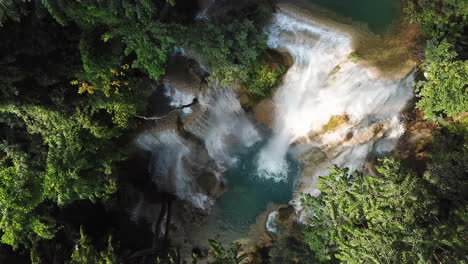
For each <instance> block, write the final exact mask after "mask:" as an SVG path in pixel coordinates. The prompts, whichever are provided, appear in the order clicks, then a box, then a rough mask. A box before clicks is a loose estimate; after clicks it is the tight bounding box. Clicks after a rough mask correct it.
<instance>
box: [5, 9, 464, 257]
mask: <svg viewBox="0 0 468 264" xmlns="http://www.w3.org/2000/svg"><path fill="white" fill-rule="evenodd" d="M406 2H407V9H406V11H407V15H408V17H409V19H411V20H412V21H414V22H418V23H421V25H422V29H423V33H424V34H425V39H427V43H426V44H425V46H426V48H425V54H424V55H425V56H424V57H425V59H424V61H423V64H422V69H423V71H424V72H425V78H424V79H423V80H421V81H419V82H418V83H417V84H416V87H417V89H418V90H417V91H418V96H419V97H420V100H419V102H418V104H417V107H418V108H420V109H421V110H423V111H424V112H425V114H426V117H427V119H429V120H430V121H437V122H439V123H440V124H442V125H443V127H441V128H440V130H439V131H438V133H437V134H436V135H435V137H434V142H433V150H432V156H431V157H430V159H429V160H428V162H427V170H426V171H425V172H424V173H422V174H417V173H415V172H413V171H411V170H409V169H407V168H406V167H405V166H404V165H402V162H400V161H396V160H393V159H386V160H383V161H382V163H381V165H380V166H379V167H378V174H377V175H375V176H367V175H363V174H362V173H359V172H355V173H352V174H349V172H348V171H347V170H346V169H340V168H334V169H332V171H331V174H330V175H329V176H327V177H323V178H321V179H320V184H319V189H321V190H322V195H321V196H319V197H318V198H312V197H307V198H306V199H305V202H306V205H307V207H308V209H310V210H311V211H312V212H313V217H312V219H311V224H310V226H308V227H307V228H306V231H305V232H304V234H303V241H300V240H298V239H297V238H293V237H288V236H287V237H281V238H280V239H278V241H277V242H276V244H275V245H274V246H272V248H270V251H269V258H270V261H271V262H272V263H340V262H346V263H467V262H468V259H467V257H466V252H467V251H468V245H467V243H468V242H467V240H468V234H467V232H468V231H467V229H466V228H467V224H468V213H467V210H468V207H467V201H468V200H467V199H468V197H467V193H468V189H467V188H468V180H467V175H468V168H467V166H468V157H467V153H468V149H467V148H468V143H467V142H468V141H467V137H468V133H467V122H468V121H467V115H466V113H467V108H468V91H467V86H468V64H467V56H468V55H467V54H468V39H467V36H468V34H467V32H468V26H467V23H466V21H467V16H468V6H467V4H466V1H464V0H436V1H434V0H412V1H406ZM196 11H197V5H196V4H195V3H194V1H188V0H186V1H182V0H180V1H177V2H175V1H172V0H167V1H164V0H157V1H150V0H141V1H132V0H103V1H97V0H96V1H95V0H87V1H83V0H82V1H78V0H70V1H59V0H42V1H38V0H37V1H28V0H3V1H0V23H1V27H0V39H1V40H2V41H1V42H0V49H1V50H2V53H1V54H0V234H1V242H2V243H3V244H2V245H1V246H0V262H1V263H31V262H32V263H100V264H101V263H102V264H104V263H106V264H110V263H133V262H132V261H134V260H133V259H132V260H129V259H130V257H131V256H132V254H133V253H135V252H140V251H141V250H145V249H147V248H150V249H151V250H150V251H149V254H147V255H145V257H146V258H145V260H144V261H146V263H183V260H182V259H181V257H180V254H179V253H178V250H176V249H172V248H170V247H169V245H168V244H167V243H166V242H167V241H159V242H158V243H159V244H158V247H157V248H155V247H153V244H155V243H154V241H153V235H152V233H151V232H150V230H151V227H150V225H149V224H148V223H138V224H137V223H134V222H131V221H130V220H129V216H128V213H126V212H124V211H122V210H120V208H119V204H121V203H123V202H122V200H124V198H122V197H124V196H125V194H124V193H125V191H126V190H125V188H129V187H128V186H129V185H130V186H136V187H135V188H140V189H141V190H142V192H143V193H153V194H154V193H156V191H157V186H153V185H151V184H148V182H151V181H150V179H149V176H148V175H145V171H135V170H134V168H135V167H139V168H144V164H145V162H143V164H140V163H138V161H136V160H135V159H134V157H132V156H131V155H130V154H131V153H132V152H131V150H130V149H131V147H130V144H131V140H132V138H133V136H134V134H135V133H136V129H137V128H138V126H139V125H140V123H139V122H140V121H139V120H138V119H137V118H135V117H136V116H138V115H145V114H147V113H148V112H149V111H150V106H148V101H149V100H148V98H149V96H150V93H151V89H150V87H151V85H152V84H154V83H158V82H159V80H160V79H161V78H162V77H163V76H164V74H165V70H166V63H167V60H168V58H169V57H170V56H171V54H173V51H174V49H175V48H184V49H185V50H186V51H187V53H188V55H189V56H192V57H194V58H196V59H198V60H199V61H200V62H201V63H203V64H204V65H205V66H207V67H208V69H209V70H210V75H209V76H208V77H207V80H206V81H207V82H208V83H209V84H210V85H212V86H236V85H240V86H243V87H245V89H246V90H247V92H248V93H249V95H251V96H253V97H255V98H262V97H264V96H267V95H269V93H270V90H271V88H272V87H274V86H275V85H277V84H278V82H279V81H280V79H281V76H282V75H283V74H284V73H285V71H286V67H287V66H286V65H284V63H279V62H278V61H281V60H277V59H275V58H274V57H275V56H278V54H276V53H274V52H272V51H270V50H268V48H267V46H266V36H265V34H264V33H263V31H262V27H263V25H264V23H265V22H266V21H267V20H268V17H269V16H270V14H271V12H273V7H272V5H271V4H270V3H269V1H257V2H256V3H252V4H250V5H247V6H245V7H244V8H242V9H239V10H233V11H230V12H228V13H227V14H226V15H224V16H219V17H213V18H212V19H210V20H194V15H195V13H196ZM136 163H138V165H136ZM145 198H146V197H145ZM148 199H153V200H154V201H155V202H161V203H166V202H167V201H171V200H172V199H173V198H172V197H170V196H169V195H166V194H158V195H152V196H151V198H148ZM164 208H166V209H164V210H169V209H168V208H170V202H167V204H165V207H164ZM161 210H163V209H161ZM210 246H211V250H210V253H209V255H210V256H211V257H212V263H236V264H237V263H242V262H245V261H246V255H245V254H243V253H242V249H241V247H240V245H238V244H233V245H230V246H223V245H221V244H220V243H218V242H217V241H216V240H213V241H210ZM145 254H146V253H145ZM199 259H201V256H198V254H194V260H193V263H196V262H197V261H199ZM135 263H136V262H135Z"/></svg>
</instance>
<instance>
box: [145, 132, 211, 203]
mask: <svg viewBox="0 0 468 264" xmlns="http://www.w3.org/2000/svg"><path fill="white" fill-rule="evenodd" d="M137 144H138V146H140V147H141V148H143V149H145V150H147V151H150V152H151V153H152V156H151V160H150V164H149V172H150V173H151V175H152V176H153V181H154V182H155V183H156V185H157V186H158V188H159V189H160V190H162V191H166V192H169V193H173V194H175V195H177V196H178V197H179V198H180V199H182V200H187V201H190V202H191V203H192V204H193V205H194V206H195V207H197V208H199V209H202V210H206V209H209V208H210V207H211V205H212V204H213V201H212V199H211V198H210V197H208V196H207V195H206V194H204V193H202V192H201V190H199V187H198V186H197V183H196V172H198V171H200V170H205V169H206V167H204V165H206V161H205V160H204V159H203V157H201V156H202V155H197V153H196V152H194V150H196V149H197V148H196V146H195V145H194V144H191V143H190V142H189V141H187V140H185V139H184V138H182V137H180V136H179V135H178V134H177V132H175V131H171V130H167V131H163V132H160V133H157V134H153V133H145V134H143V135H140V136H139V137H138V138H137ZM207 167H208V166H207ZM194 174H195V175H194Z"/></svg>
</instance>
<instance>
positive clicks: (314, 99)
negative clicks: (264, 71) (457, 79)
mask: <svg viewBox="0 0 468 264" xmlns="http://www.w3.org/2000/svg"><path fill="white" fill-rule="evenodd" d="M266 32H267V34H268V36H269V40H268V45H269V46H270V47H271V48H274V49H277V50H279V51H286V52H288V53H289V54H290V55H291V56H292V57H293V60H294V63H293V65H292V66H291V68H290V69H289V71H288V72H287V74H286V76H285V77H284V80H283V84H282V85H281V87H279V89H278V90H277V92H276V94H275V96H274V102H275V105H276V110H275V120H274V124H273V132H274V134H273V136H272V138H271V139H270V140H269V142H268V144H267V146H266V147H265V148H264V149H263V150H262V152H261V154H260V156H259V161H258V164H259V166H258V173H259V175H260V176H261V177H264V178H271V179H274V180H276V181H281V180H284V179H286V177H287V170H288V168H287V164H286V161H285V155H286V153H287V152H288V151H290V146H291V144H293V143H294V145H295V147H294V149H295V150H296V151H299V150H300V151H301V152H302V154H304V153H307V151H309V152H310V151H311V150H313V149H315V151H317V149H318V150H319V151H320V152H322V153H324V154H325V156H326V158H325V159H323V160H324V161H326V162H321V165H322V166H330V165H332V164H338V165H343V166H348V167H351V168H352V169H357V168H360V167H361V166H362V165H363V164H364V162H365V160H366V158H367V156H368V155H369V153H371V152H373V151H375V152H377V151H380V152H386V151H390V150H391V149H392V148H393V147H394V145H395V144H396V139H397V138H398V137H399V136H400V135H401V133H402V131H403V128H402V125H401V123H400V121H399V118H398V114H399V112H400V111H401V110H402V109H403V108H404V106H405V105H406V103H407V102H408V100H409V99H410V98H411V97H412V88H411V83H412V81H413V79H412V76H409V77H407V78H405V79H402V80H397V81H392V80H384V79H379V78H375V77H371V76H370V74H369V73H368V71H367V70H366V69H365V68H364V67H362V66H360V65H359V64H358V63H355V62H353V61H352V60H351V59H349V55H350V53H352V52H353V37H352V35H351V34H350V33H347V32H346V31H344V30H339V29H336V28H334V27H332V26H329V25H327V24H326V23H324V22H319V21H318V20H314V19H309V18H304V16H302V15H300V14H294V13H292V11H288V10H287V9H282V10H280V11H279V12H278V13H277V14H275V15H274V19H273V22H272V24H271V25H270V26H268V27H267V28H266ZM340 117H341V120H342V121H341V122H336V120H340ZM333 122H335V123H336V124H335V125H333ZM317 167H320V166H317ZM316 171H317V170H316ZM318 172H319V173H325V172H324V171H323V170H318Z"/></svg>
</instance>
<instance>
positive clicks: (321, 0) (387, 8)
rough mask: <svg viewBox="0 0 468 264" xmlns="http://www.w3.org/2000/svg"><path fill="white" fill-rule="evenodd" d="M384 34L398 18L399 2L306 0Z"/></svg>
mask: <svg viewBox="0 0 468 264" xmlns="http://www.w3.org/2000/svg"><path fill="white" fill-rule="evenodd" d="M307 1H309V2H311V3H313V4H316V5H318V6H321V7H324V8H326V9H329V10H330V11H333V12H335V13H337V14H339V15H342V16H345V17H348V18H351V19H353V20H354V21H358V22H363V23H366V24H367V25H368V26H369V28H370V29H371V30H372V31H373V32H375V33H384V32H385V31H387V30H388V29H389V27H390V25H391V24H392V23H393V22H394V21H396V20H398V19H399V17H400V9H401V7H400V1H399V0H307Z"/></svg>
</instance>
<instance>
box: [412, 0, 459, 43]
mask: <svg viewBox="0 0 468 264" xmlns="http://www.w3.org/2000/svg"><path fill="white" fill-rule="evenodd" d="M406 3H407V4H406V6H405V12H406V14H407V15H408V17H409V19H410V20H411V21H412V22H418V23H421V24H422V26H423V31H424V33H426V34H428V35H431V36H433V37H435V38H439V39H440V38H442V37H448V38H459V37H461V35H462V32H463V26H464V25H463V24H464V23H465V21H466V19H467V16H468V3H467V2H466V1H465V0H417V1H412V0H408V1H406Z"/></svg>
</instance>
